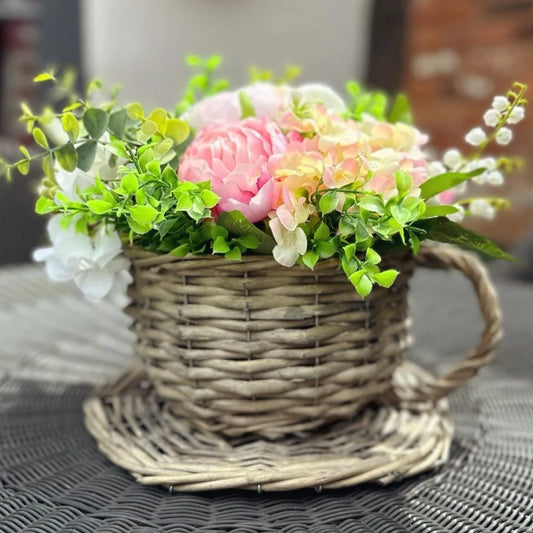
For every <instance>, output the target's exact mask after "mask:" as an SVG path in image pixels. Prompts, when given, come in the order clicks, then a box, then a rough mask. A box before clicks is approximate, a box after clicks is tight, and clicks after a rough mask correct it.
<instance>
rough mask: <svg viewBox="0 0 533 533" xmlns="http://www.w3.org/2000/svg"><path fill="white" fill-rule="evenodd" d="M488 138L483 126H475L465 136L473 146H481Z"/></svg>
mask: <svg viewBox="0 0 533 533" xmlns="http://www.w3.org/2000/svg"><path fill="white" fill-rule="evenodd" d="M486 140H487V136H486V135H485V132H484V131H483V130H482V129H481V128H473V129H471V130H470V131H469V132H468V133H467V134H466V136H465V141H466V142H467V143H468V144H471V145H472V146H479V145H480V144H481V143H483V142H485V141H486Z"/></svg>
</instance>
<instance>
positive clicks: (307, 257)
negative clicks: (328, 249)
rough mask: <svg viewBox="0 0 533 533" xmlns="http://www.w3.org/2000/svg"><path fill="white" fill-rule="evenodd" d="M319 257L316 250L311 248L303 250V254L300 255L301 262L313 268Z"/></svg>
mask: <svg viewBox="0 0 533 533" xmlns="http://www.w3.org/2000/svg"><path fill="white" fill-rule="evenodd" d="M318 259H319V256H318V254H317V253H316V252H314V251H313V250H308V251H307V252H305V254H304V255H302V263H303V264H304V265H305V266H306V267H307V268H310V269H311V270H313V268H315V265H316V263H317V261H318Z"/></svg>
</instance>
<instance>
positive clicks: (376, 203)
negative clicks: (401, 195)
mask: <svg viewBox="0 0 533 533" xmlns="http://www.w3.org/2000/svg"><path fill="white" fill-rule="evenodd" d="M359 207H362V208H363V209H366V210H367V211H370V212H372V213H378V214H380V215H382V214H383V213H385V206H384V205H383V201H382V200H381V198H378V197H377V196H363V197H362V198H361V200H359Z"/></svg>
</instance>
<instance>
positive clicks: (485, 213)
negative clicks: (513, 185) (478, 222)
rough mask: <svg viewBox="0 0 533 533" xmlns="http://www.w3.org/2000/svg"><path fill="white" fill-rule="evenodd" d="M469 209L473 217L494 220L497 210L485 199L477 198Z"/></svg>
mask: <svg viewBox="0 0 533 533" xmlns="http://www.w3.org/2000/svg"><path fill="white" fill-rule="evenodd" d="M469 208H470V212H471V213H472V214H473V215H476V216H480V217H483V218H489V219H492V218H494V215H495V214H496V209H494V207H493V206H492V205H490V203H489V202H487V200H485V199H484V198H476V199H475V200H472V201H471V202H470V206H469Z"/></svg>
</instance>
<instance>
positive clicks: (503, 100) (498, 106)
mask: <svg viewBox="0 0 533 533" xmlns="http://www.w3.org/2000/svg"><path fill="white" fill-rule="evenodd" d="M508 105H509V100H508V99H507V97H506V96H495V97H494V99H493V100H492V107H493V108H494V109H495V110H496V111H505V110H506V109H507V106H508Z"/></svg>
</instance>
